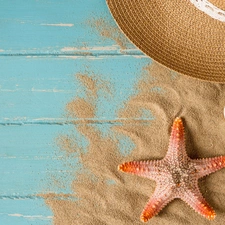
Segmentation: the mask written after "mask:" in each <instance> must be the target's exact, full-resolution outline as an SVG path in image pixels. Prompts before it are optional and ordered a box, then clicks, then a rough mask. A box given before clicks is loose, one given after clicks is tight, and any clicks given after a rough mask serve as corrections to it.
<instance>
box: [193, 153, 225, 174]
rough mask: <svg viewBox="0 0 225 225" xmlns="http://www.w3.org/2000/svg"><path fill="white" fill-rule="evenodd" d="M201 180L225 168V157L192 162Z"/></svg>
mask: <svg viewBox="0 0 225 225" xmlns="http://www.w3.org/2000/svg"><path fill="white" fill-rule="evenodd" d="M192 162H194V165H195V169H196V173H197V176H198V177H199V178H201V177H204V176H206V175H209V174H210V173H214V172H216V171H217V170H220V169H222V168H224V167H225V156H219V157H214V158H207V159H196V160H192Z"/></svg>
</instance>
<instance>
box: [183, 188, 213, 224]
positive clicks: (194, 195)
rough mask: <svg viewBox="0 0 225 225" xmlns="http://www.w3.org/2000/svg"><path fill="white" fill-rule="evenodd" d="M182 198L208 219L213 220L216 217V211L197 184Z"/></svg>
mask: <svg viewBox="0 0 225 225" xmlns="http://www.w3.org/2000/svg"><path fill="white" fill-rule="evenodd" d="M180 198H181V199H182V200H183V201H185V202H186V203H187V204H188V205H189V206H190V207H191V208H192V209H194V210H195V211H196V212H197V213H199V214H200V215H201V216H204V217H205V218H207V219H208V220H213V219H214V218H215V216H216V213H215V211H214V210H213V208H212V207H211V206H210V205H209V204H208V203H207V202H206V200H205V199H204V197H203V196H202V194H201V193H200V190H199V188H198V186H197V185H196V187H195V188H194V189H193V190H187V191H185V193H184V194H183V195H182V196H181V197H180Z"/></svg>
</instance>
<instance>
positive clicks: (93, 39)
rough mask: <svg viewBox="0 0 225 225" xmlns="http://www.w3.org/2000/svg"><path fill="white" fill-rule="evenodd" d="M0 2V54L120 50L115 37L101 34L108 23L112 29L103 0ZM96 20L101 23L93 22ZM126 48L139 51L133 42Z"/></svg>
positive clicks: (13, 0)
mask: <svg viewBox="0 0 225 225" xmlns="http://www.w3.org/2000/svg"><path fill="white" fill-rule="evenodd" d="M0 5H1V7H0V15H1V19H0V23H1V26H0V55H7V54H11V55H14V54H25V55H26V54H38V55H40V54H47V55H48V54H82V52H85V53H86V54H87V53H89V54H99V53H98V52H99V51H100V53H102V54H107V51H108V52H109V54H110V51H111V50H112V51H113V54H115V53H119V50H120V49H121V48H120V46H118V45H116V43H117V41H116V40H115V38H110V37H109V38H103V37H102V36H101V33H102V32H101V30H102V31H103V30H104V29H108V28H107V27H109V26H111V27H112V28H113V29H116V25H115V22H114V21H113V19H112V17H111V15H110V13H109V11H108V8H107V6H106V1H105V0H86V1H83V0H67V1H62V0H55V1H50V0H49V1H35V0H22V1H21V0H20V1H18V0H11V1H4V0H1V1H0ZM99 20H102V21H104V22H103V23H100V24H98V23H97V24H96V22H95V21H99ZM103 25H104V26H105V28H104V27H102V28H101V26H103ZM99 29H100V30H99ZM119 35H120V36H121V35H122V34H121V33H119ZM103 36H104V35H103ZM124 40H126V39H124ZM127 43H129V42H127ZM127 43H126V44H127ZM96 47H97V48H96ZM126 47H127V48H131V49H133V50H134V52H135V54H140V52H139V51H137V50H136V49H135V48H134V46H133V45H131V44H127V46H126ZM96 50H97V53H96Z"/></svg>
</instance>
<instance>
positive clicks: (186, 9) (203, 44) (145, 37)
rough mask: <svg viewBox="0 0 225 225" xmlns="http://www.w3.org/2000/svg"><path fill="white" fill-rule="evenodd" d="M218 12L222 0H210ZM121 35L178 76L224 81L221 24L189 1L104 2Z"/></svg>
mask: <svg viewBox="0 0 225 225" xmlns="http://www.w3.org/2000/svg"><path fill="white" fill-rule="evenodd" d="M211 3H213V4H215V5H216V6H217V7H220V8H221V9H225V1H222V0H220V1H218V0H212V1H211ZM107 4H108V6H109V9H110V11H111V13H112V15H113V17H114V19H115V20H116V22H117V24H118V25H119V27H120V28H121V30H122V31H123V32H124V33H125V35H126V36H127V37H128V38H129V39H130V40H131V41H132V42H133V43H134V44H135V45H136V46H137V47H138V48H139V49H140V50H142V51H143V52H144V53H145V54H146V55H148V56H150V57H151V58H152V59H154V60H155V61H157V62H159V63H161V64H163V65H165V66H166V67H168V68H170V69H173V70H175V71H177V72H179V73H182V74H185V75H189V76H192V77H195V78H199V79H203V80H207V81H214V82H223V83H224V82H225V23H224V22H221V21H219V20H216V19H213V18H211V17H210V16H208V15H207V14H205V13H204V12H202V11H200V10H199V9H197V8H196V7H195V6H194V5H193V4H192V3H191V2H190V1H189V0H107Z"/></svg>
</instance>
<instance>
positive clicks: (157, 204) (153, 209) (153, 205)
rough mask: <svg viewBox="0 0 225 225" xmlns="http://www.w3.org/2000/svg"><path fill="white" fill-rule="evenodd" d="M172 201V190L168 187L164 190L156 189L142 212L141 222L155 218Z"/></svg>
mask: <svg viewBox="0 0 225 225" xmlns="http://www.w3.org/2000/svg"><path fill="white" fill-rule="evenodd" d="M172 200H173V197H172V196H171V189H169V188H166V187H164V189H162V188H156V190H155V192H154V194H153V195H152V197H151V198H150V200H149V201H148V203H147V205H146V206H145V208H144V210H143V211H142V214H141V217H140V219H141V221H143V222H147V221H148V220H149V219H151V218H152V217H153V216H155V215H157V214H158V213H159V212H160V211H161V210H162V209H163V208H164V207H165V206H166V205H167V204H168V203H169V202H170V201H172Z"/></svg>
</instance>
